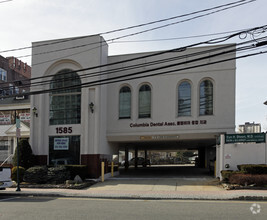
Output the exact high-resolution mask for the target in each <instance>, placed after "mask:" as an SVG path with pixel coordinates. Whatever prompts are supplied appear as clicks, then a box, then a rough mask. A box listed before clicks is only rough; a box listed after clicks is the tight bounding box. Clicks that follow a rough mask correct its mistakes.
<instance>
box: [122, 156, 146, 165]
mask: <svg viewBox="0 0 267 220" xmlns="http://www.w3.org/2000/svg"><path fill="white" fill-rule="evenodd" d="M121 165H122V166H125V161H124V160H123V161H122V162H121ZM137 165H142V166H143V167H144V166H145V165H150V160H149V159H147V160H146V163H145V158H143V157H137ZM129 166H135V158H132V159H131V160H129Z"/></svg>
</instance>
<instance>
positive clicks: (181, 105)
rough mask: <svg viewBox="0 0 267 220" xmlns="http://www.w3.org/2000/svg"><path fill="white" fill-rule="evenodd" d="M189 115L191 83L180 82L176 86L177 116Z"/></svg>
mask: <svg viewBox="0 0 267 220" xmlns="http://www.w3.org/2000/svg"><path fill="white" fill-rule="evenodd" d="M190 115H191V85H190V83H189V82H186V81H184V82H182V83H180V85H179V87H178V116H190Z"/></svg>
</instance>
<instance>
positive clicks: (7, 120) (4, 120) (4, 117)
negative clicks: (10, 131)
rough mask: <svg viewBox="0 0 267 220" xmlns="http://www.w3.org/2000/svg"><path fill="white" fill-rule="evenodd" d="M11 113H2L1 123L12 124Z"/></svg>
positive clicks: (0, 116)
mask: <svg viewBox="0 0 267 220" xmlns="http://www.w3.org/2000/svg"><path fill="white" fill-rule="evenodd" d="M10 124H11V115H0V125H10Z"/></svg>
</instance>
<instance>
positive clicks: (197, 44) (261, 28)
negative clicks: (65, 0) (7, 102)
mask: <svg viewBox="0 0 267 220" xmlns="http://www.w3.org/2000/svg"><path fill="white" fill-rule="evenodd" d="M266 29H267V25H264V26H260V27H254V28H250V29H247V30H245V31H241V32H237V33H234V34H231V35H227V36H224V37H220V38H214V39H210V40H206V41H203V42H199V43H194V44H191V45H187V46H185V47H178V48H174V49H171V50H166V51H160V52H155V53H152V54H149V55H143V56H139V57H135V58H130V59H125V60H122V61H118V62H114V63H108V64H104V65H98V66H93V67H88V68H84V69H81V70H80V71H86V70H93V69H98V68H104V67H108V66H112V65H117V64H121V63H126V62H132V61H136V60H140V59H146V58H149V57H154V56H159V55H163V54H166V53H172V52H177V51H182V50H185V49H187V48H191V47H196V46H200V45H203V44H215V43H218V42H224V41H227V40H229V39H231V38H233V37H236V36H240V35H241V34H243V33H252V32H254V31H257V30H261V31H262V32H265V31H266ZM64 58H65V57H64ZM33 65H34V64H33ZM49 77H50V76H42V77H36V78H31V79H30V80H31V81H32V80H35V79H41V78H49Z"/></svg>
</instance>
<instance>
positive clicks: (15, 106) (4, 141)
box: [0, 56, 31, 164]
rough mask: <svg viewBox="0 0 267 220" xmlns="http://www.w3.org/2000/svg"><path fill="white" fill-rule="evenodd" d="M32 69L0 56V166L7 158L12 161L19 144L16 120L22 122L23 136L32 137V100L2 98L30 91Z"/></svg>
mask: <svg viewBox="0 0 267 220" xmlns="http://www.w3.org/2000/svg"><path fill="white" fill-rule="evenodd" d="M29 78H31V67H30V66H28V65H27V64H26V63H23V62H22V61H20V60H19V59H17V58H14V57H8V58H4V57H2V56H0V164H1V163H2V162H3V161H5V160H6V159H7V158H9V159H8V161H7V162H10V161H11V159H12V158H11V157H10V156H12V154H13V153H14V149H15V147H16V144H17V139H16V129H15V127H14V124H15V123H16V118H17V117H19V118H20V119H21V121H22V127H21V135H22V137H23V138H29V136H30V127H29V126H30V99H29V98H28V96H24V95H19V96H15V97H10V98H1V96H8V95H16V94H23V93H24V92H27V91H29V90H30V80H29Z"/></svg>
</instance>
